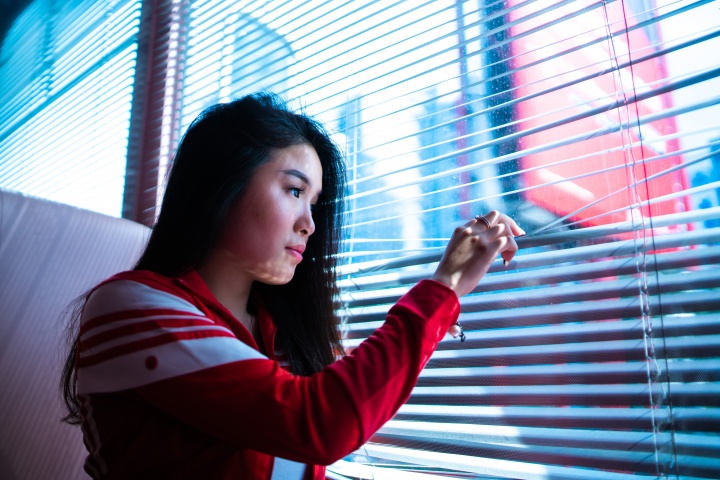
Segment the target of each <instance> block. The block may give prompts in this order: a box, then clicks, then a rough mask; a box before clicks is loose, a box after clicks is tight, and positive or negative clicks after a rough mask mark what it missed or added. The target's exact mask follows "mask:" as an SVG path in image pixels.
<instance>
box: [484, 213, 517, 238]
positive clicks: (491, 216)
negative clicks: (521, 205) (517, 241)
mask: <svg viewBox="0 0 720 480" xmlns="http://www.w3.org/2000/svg"><path fill="white" fill-rule="evenodd" d="M485 218H487V219H488V221H490V224H491V225H495V224H498V223H505V224H507V225H508V226H509V227H510V230H511V231H512V235H513V236H516V237H518V236H522V235H525V230H523V229H522V228H520V226H519V225H518V224H517V223H516V222H515V220H513V219H512V218H510V217H508V216H507V215H505V214H504V213H500V212H498V211H497V210H493V211H491V212H490V213H488V214H487V215H485Z"/></svg>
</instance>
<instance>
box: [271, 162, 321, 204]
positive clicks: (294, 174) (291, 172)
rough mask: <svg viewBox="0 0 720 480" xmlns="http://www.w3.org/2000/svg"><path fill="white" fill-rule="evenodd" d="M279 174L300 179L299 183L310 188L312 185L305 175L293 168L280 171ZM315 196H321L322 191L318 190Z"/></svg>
mask: <svg viewBox="0 0 720 480" xmlns="http://www.w3.org/2000/svg"><path fill="white" fill-rule="evenodd" d="M280 172H281V173H284V174H285V175H290V176H292V177H296V178H298V179H300V181H302V182H303V183H305V184H306V185H308V186H310V187H311V186H312V183H311V182H310V179H309V178H308V176H307V175H305V174H304V173H303V172H301V171H300V170H297V169H295V168H288V169H287V170H280ZM317 194H318V197H319V196H320V195H321V194H322V190H320V191H319V192H318V193H317Z"/></svg>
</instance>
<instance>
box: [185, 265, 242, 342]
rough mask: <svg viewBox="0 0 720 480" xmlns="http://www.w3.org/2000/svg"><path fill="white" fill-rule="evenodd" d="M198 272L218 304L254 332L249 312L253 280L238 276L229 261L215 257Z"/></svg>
mask: <svg viewBox="0 0 720 480" xmlns="http://www.w3.org/2000/svg"><path fill="white" fill-rule="evenodd" d="M197 272H198V274H200V277H201V278H202V279H203V281H204V282H205V284H206V285H207V286H208V288H209V289H210V291H211V292H212V294H213V295H214V296H215V298H216V299H217V300H218V302H220V303H221V304H222V306H223V307H225V308H227V309H228V310H229V311H230V313H232V314H233V315H234V316H235V318H237V319H238V320H239V321H240V322H241V323H242V324H243V325H245V328H247V329H248V331H250V332H252V317H251V316H250V314H249V313H248V311H247V305H248V299H249V298H250V289H251V288H252V283H253V281H252V279H250V278H248V277H247V276H246V275H242V274H238V272H237V271H236V270H235V269H234V268H233V267H232V263H231V262H228V261H227V259H221V258H217V257H216V256H213V255H211V257H210V258H209V259H208V260H207V261H206V262H204V263H203V264H202V265H201V266H200V267H199V268H198V269H197Z"/></svg>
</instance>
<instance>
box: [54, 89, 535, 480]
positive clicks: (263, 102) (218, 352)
mask: <svg viewBox="0 0 720 480" xmlns="http://www.w3.org/2000/svg"><path fill="white" fill-rule="evenodd" d="M343 190H344V168H343V160H342V158H341V156H340V153H339V151H338V149H337V147H336V146H335V145H334V144H333V142H332V141H331V140H330V138H329V137H328V135H327V134H326V133H325V131H324V130H323V129H322V128H321V126H320V125H318V124H317V123H315V122H314V121H312V120H311V119H309V118H307V117H306V116H303V115H299V114H295V113H292V112H290V111H289V110H288V109H287V108H286V106H285V105H284V104H283V103H282V102H281V101H279V100H278V99H277V98H276V97H274V96H271V95H259V94H258V95H251V96H247V97H244V98H241V99H239V100H236V101H234V102H231V103H228V104H221V105H216V106H214V107H211V108H209V109H208V110H206V111H204V112H203V113H202V114H201V115H200V116H199V117H198V118H197V119H196V120H195V122H193V124H192V125H191V126H190V128H189V129H188V131H187V133H186V134H185V136H184V138H183V139H182V142H181V144H180V147H179V149H178V152H177V155H176V157H175V160H174V163H173V166H172V170H171V173H170V176H169V178H168V184H167V190H166V192H165V196H164V199H163V204H162V209H161V212H160V215H159V217H158V221H157V224H156V226H155V227H154V229H153V231H152V235H151V237H150V240H149V243H148V245H147V248H146V250H145V252H144V254H143V255H142V257H141V259H140V261H139V262H138V263H137V265H136V267H135V268H134V269H133V270H132V271H128V272H123V273H120V274H117V275H115V276H113V277H111V278H110V279H108V280H106V281H104V282H102V283H101V284H100V285H98V286H97V287H95V288H94V289H93V290H92V291H91V292H89V294H88V295H87V296H86V297H85V298H86V301H85V303H84V308H83V309H82V313H81V315H79V318H78V322H76V323H79V325H78V326H77V327H75V328H76V329H77V333H76V334H75V337H74V340H73V346H72V352H71V353H70V355H69V357H68V360H67V363H66V366H65V371H64V378H63V387H64V394H65V401H66V404H67V405H68V408H69V414H68V416H67V417H66V421H69V422H70V423H80V424H81V425H82V430H83V435H84V441H85V445H86V447H87V449H88V452H89V455H88V457H87V460H86V463H85V470H86V471H87V472H88V473H89V474H90V475H91V476H92V477H94V478H106V479H120V478H123V479H127V478H132V479H140V478H153V479H157V478H188V479H191V478H192V479H194V478H198V479H199V478H202V479H215V478H217V479H225V478H243V479H263V480H269V479H279V478H284V479H319V478H324V473H325V468H324V465H328V464H330V463H333V462H335V461H336V460H338V459H340V458H342V457H343V456H345V455H347V454H348V453H350V452H352V451H354V450H355V449H357V448H358V447H360V446H361V445H362V444H363V443H364V442H365V441H366V440H367V439H368V438H369V437H370V436H371V435H372V434H373V433H374V432H375V431H376V430H378V429H379V428H380V427H381V426H382V425H383V423H385V422H386V421H387V420H388V419H390V418H391V417H392V415H393V414H394V413H395V412H396V411H397V409H398V408H399V407H400V405H401V404H402V403H403V402H404V401H406V400H407V398H408V396H409V395H410V392H411V390H412V388H413V386H414V385H415V383H416V381H417V377H418V375H419V374H420V370H421V369H422V368H423V366H424V365H425V363H426V362H427V360H428V359H429V357H430V355H431V354H432V352H433V351H434V350H435V347H436V345H437V343H438V342H439V341H440V339H442V337H443V336H444V335H445V334H446V332H448V329H449V328H452V329H457V326H455V325H454V324H455V323H456V320H457V317H458V314H459V303H458V297H459V296H462V295H463V294H465V293H467V292H469V291H470V290H472V289H473V288H474V287H475V286H476V285H477V283H478V282H479V281H480V279H481V278H482V276H483V275H484V274H485V272H486V271H487V269H488V268H489V267H490V264H491V263H492V262H493V260H494V259H495V258H496V257H497V255H498V254H500V255H502V257H503V258H504V259H506V260H510V259H511V258H512V257H513V255H514V254H515V252H516V251H517V245H516V244H515V241H514V240H513V237H514V236H515V235H521V234H523V233H524V232H523V231H522V230H521V229H520V228H519V227H518V226H517V225H516V224H515V222H513V221H512V220H511V219H510V218H508V217H507V216H505V215H502V214H500V213H498V212H490V213H489V214H487V215H486V216H484V217H477V218H476V219H473V220H471V221H469V222H468V223H467V224H465V225H464V226H463V227H460V228H458V229H456V231H455V232H454V234H453V237H452V238H451V240H450V242H449V244H448V247H447V250H446V252H445V254H444V256H443V259H442V260H441V262H440V264H439V266H438V268H437V271H436V273H435V275H434V276H433V278H432V279H428V280H424V281H421V282H420V283H419V284H418V285H416V286H415V287H413V288H412V289H411V290H410V291H409V292H408V293H407V294H406V295H405V296H403V297H402V298H401V299H400V300H399V301H398V303H397V304H396V305H395V306H393V307H392V309H391V310H390V312H389V313H388V316H387V320H386V322H385V324H384V325H383V326H382V327H380V328H379V329H377V330H376V331H375V333H374V334H373V335H372V336H370V338H369V339H367V340H366V341H365V342H363V343H362V344H361V345H360V346H359V347H357V348H356V349H355V350H354V351H353V352H352V354H350V355H347V356H344V357H343V358H341V359H340V360H337V361H335V360H336V358H337V357H338V356H340V355H342V346H341V343H340V339H339V335H338V320H337V318H336V315H335V305H334V299H335V298H336V295H337V288H336V286H335V267H336V264H335V262H336V258H337V256H336V253H337V251H338V242H339V232H340V225H339V219H340V218H341V212H340V207H341V205H342V195H343Z"/></svg>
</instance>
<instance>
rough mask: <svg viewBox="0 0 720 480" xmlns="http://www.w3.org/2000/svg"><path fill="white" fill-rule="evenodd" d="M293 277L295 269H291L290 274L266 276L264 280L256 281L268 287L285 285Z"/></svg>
mask: <svg viewBox="0 0 720 480" xmlns="http://www.w3.org/2000/svg"><path fill="white" fill-rule="evenodd" d="M294 276H295V269H293V271H292V272H289V273H285V274H283V275H268V276H267V277H265V278H258V279H257V280H258V281H260V282H262V283H266V284H268V285H287V284H288V283H290V280H292V279H293V277H294Z"/></svg>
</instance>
